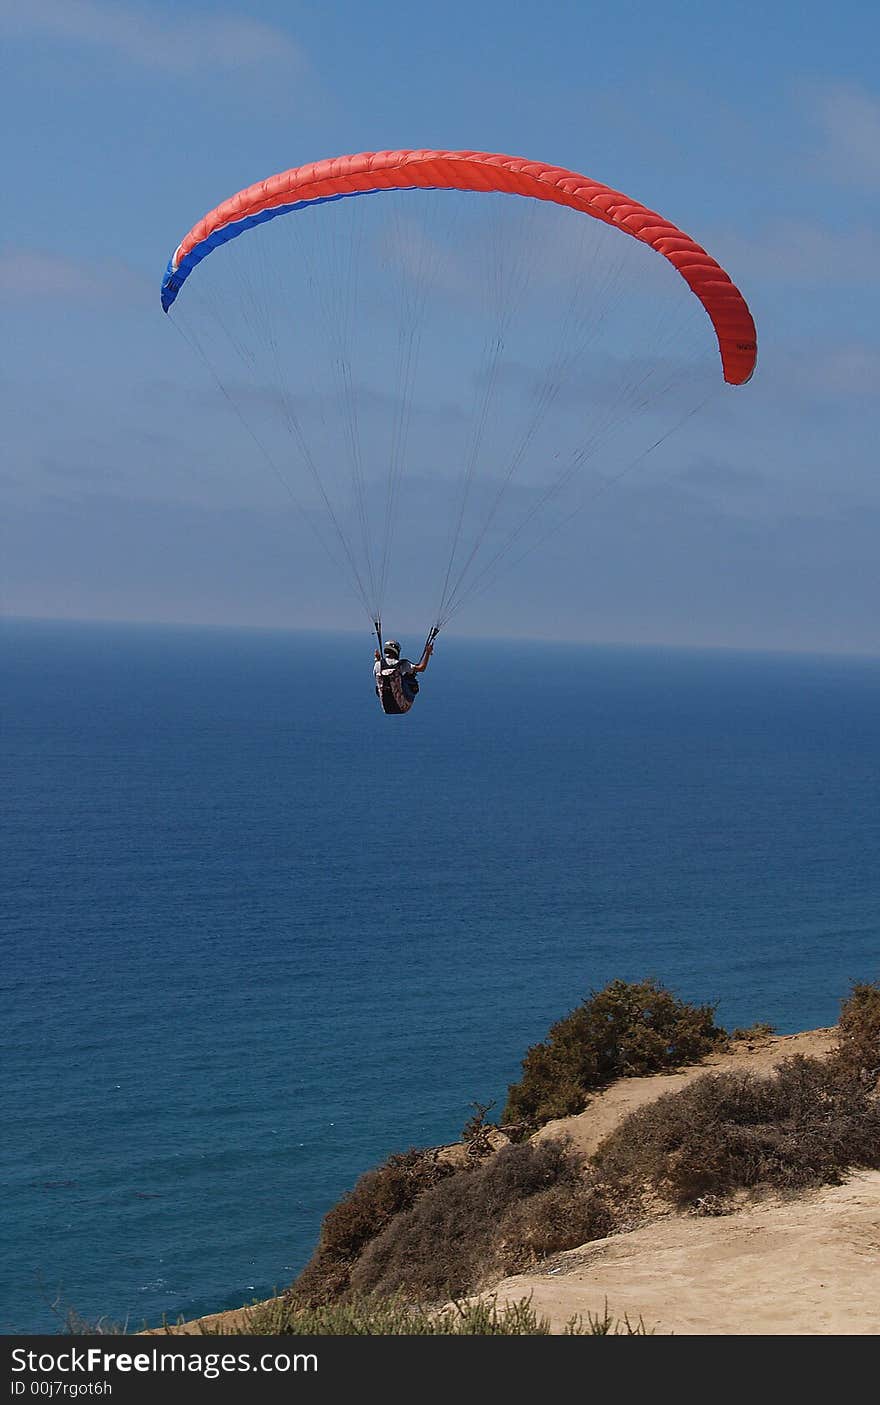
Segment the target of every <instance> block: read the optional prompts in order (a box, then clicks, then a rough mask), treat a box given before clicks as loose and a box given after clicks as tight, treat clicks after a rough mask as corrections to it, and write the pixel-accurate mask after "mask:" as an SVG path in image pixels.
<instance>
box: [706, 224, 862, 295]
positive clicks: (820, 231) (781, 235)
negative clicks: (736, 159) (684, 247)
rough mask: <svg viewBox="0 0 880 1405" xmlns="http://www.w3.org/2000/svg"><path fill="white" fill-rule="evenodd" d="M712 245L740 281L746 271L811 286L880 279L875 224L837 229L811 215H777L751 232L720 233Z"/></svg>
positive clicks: (759, 276) (796, 285)
mask: <svg viewBox="0 0 880 1405" xmlns="http://www.w3.org/2000/svg"><path fill="white" fill-rule="evenodd" d="M711 248H712V251H713V253H715V254H717V256H718V258H719V260H720V262H721V263H722V265H723V266H724V267H725V268H727V269H728V271H729V272H730V274H731V276H732V277H733V278H735V279H736V281H737V282H740V283H742V282H745V280H746V278H747V276H748V277H752V278H771V279H772V280H773V281H774V283H776V284H785V285H788V286H795V287H810V288H813V287H815V288H821V287H831V286H844V285H845V286H849V287H853V286H856V285H859V286H861V287H865V288H867V287H876V286H877V284H878V283H880V230H878V229H875V228H865V227H862V228H858V227H857V228H854V229H839V230H838V229H829V228H828V227H826V226H823V225H820V224H816V223H810V221H808V220H806V219H778V220H773V221H772V222H771V223H768V224H766V225H765V226H764V227H763V228H762V229H757V230H756V231H755V233H754V235H752V236H748V237H747V236H745V235H742V234H726V235H725V234H719V235H718V236H717V237H714V238H713V240H712V243H711Z"/></svg>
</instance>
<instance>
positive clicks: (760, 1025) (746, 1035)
mask: <svg viewBox="0 0 880 1405" xmlns="http://www.w3.org/2000/svg"><path fill="white" fill-rule="evenodd" d="M775 1033H776V1031H775V1029H774V1027H773V1025H772V1024H767V1023H766V1021H765V1020H758V1021H757V1022H756V1023H755V1024H750V1025H748V1026H747V1027H746V1028H745V1029H734V1030H731V1034H730V1037H731V1039H769V1038H770V1036H771V1035H772V1034H775Z"/></svg>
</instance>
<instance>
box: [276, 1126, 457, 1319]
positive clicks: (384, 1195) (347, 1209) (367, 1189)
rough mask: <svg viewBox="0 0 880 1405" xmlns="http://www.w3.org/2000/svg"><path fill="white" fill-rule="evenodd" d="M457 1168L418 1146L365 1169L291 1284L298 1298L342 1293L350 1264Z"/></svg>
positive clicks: (313, 1300)
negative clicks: (418, 1200) (370, 1168)
mask: <svg viewBox="0 0 880 1405" xmlns="http://www.w3.org/2000/svg"><path fill="white" fill-rule="evenodd" d="M453 1171H454V1168H453V1167H451V1166H447V1165H444V1164H442V1163H439V1162H437V1161H436V1160H435V1159H434V1158H433V1157H432V1156H431V1154H430V1153H429V1152H426V1151H419V1150H417V1149H415V1148H414V1149H412V1150H411V1151H407V1152H402V1153H397V1154H395V1155H394V1156H390V1157H389V1158H388V1160H387V1161H386V1162H384V1164H383V1165H381V1166H377V1167H376V1168H375V1169H374V1170H372V1171H367V1172H365V1173H364V1175H362V1176H361V1177H360V1178H359V1180H358V1181H357V1182H356V1184H355V1186H354V1189H353V1190H351V1191H349V1193H348V1194H347V1195H344V1196H343V1197H342V1199H341V1200H340V1201H338V1202H337V1204H336V1205H334V1206H333V1208H332V1210H328V1212H327V1214H326V1215H325V1216H324V1219H323V1221H322V1224H321V1234H320V1237H319V1239H318V1245H317V1248H316V1250H315V1252H314V1254H313V1255H312V1258H311V1259H310V1260H309V1262H308V1264H307V1265H306V1267H305V1268H304V1269H303V1271H302V1273H301V1274H300V1275H299V1277H298V1278H297V1279H296V1281H295V1283H294V1284H293V1286H292V1288H291V1290H290V1292H291V1295H292V1297H293V1298H294V1299H295V1301H296V1302H297V1303H300V1304H306V1305H309V1306H317V1305H318V1304H321V1303H327V1302H331V1301H332V1300H333V1299H334V1298H337V1297H338V1296H339V1295H340V1294H342V1293H344V1292H345V1290H346V1289H347V1287H348V1282H349V1275H350V1270H351V1266H352V1264H353V1263H354V1262H355V1261H356V1260H357V1258H358V1257H359V1256H360V1254H361V1252H362V1251H363V1249H364V1247H365V1246H366V1245H367V1244H368V1243H369V1242H370V1241H371V1240H372V1239H374V1238H375V1237H376V1235H377V1234H379V1233H381V1231H382V1230H383V1229H384V1228H385V1226H386V1225H388V1224H389V1223H390V1221H391V1220H392V1219H394V1217H395V1216H396V1215H399V1214H400V1213H401V1212H402V1211H404V1210H408V1209H409V1208H410V1206H411V1205H413V1204H414V1203H415V1201H416V1200H417V1199H418V1197H419V1196H420V1195H422V1194H423V1193H424V1192H425V1191H426V1190H427V1189H428V1188H429V1187H431V1186H433V1185H436V1184H437V1183H438V1182H439V1181H441V1180H442V1179H443V1178H444V1177H445V1176H450V1175H452V1174H453Z"/></svg>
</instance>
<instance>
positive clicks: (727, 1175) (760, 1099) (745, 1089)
mask: <svg viewBox="0 0 880 1405" xmlns="http://www.w3.org/2000/svg"><path fill="white" fill-rule="evenodd" d="M593 1161H594V1165H595V1167H596V1170H597V1173H598V1175H599V1176H600V1177H601V1178H602V1179H604V1180H608V1181H610V1182H613V1183H614V1184H615V1185H617V1186H618V1187H619V1188H620V1189H622V1190H626V1189H629V1190H632V1191H636V1190H638V1188H639V1187H640V1186H649V1187H651V1188H653V1189H654V1190H656V1191H659V1192H660V1193H661V1194H662V1195H665V1196H667V1197H668V1198H669V1199H671V1200H672V1201H673V1202H674V1203H675V1204H677V1205H679V1206H680V1207H686V1206H690V1207H696V1206H698V1205H699V1204H700V1202H705V1203H706V1204H707V1205H708V1206H710V1207H712V1208H714V1209H718V1208H719V1201H721V1202H723V1200H724V1198H725V1197H728V1196H729V1195H730V1194H731V1193H733V1192H735V1191H737V1190H743V1189H749V1188H752V1187H757V1186H767V1187H773V1188H776V1189H781V1190H796V1189H803V1188H806V1187H808V1186H814V1185H820V1184H823V1183H834V1182H837V1181H839V1180H840V1179H841V1178H842V1175H843V1172H844V1171H845V1170H846V1169H847V1168H849V1167H852V1166H867V1167H878V1168H880V1103H878V1102H877V1101H876V1099H872V1098H871V1096H870V1094H869V1091H868V1090H867V1088H866V1087H865V1086H864V1085H863V1084H860V1083H859V1082H858V1081H857V1080H856V1079H854V1078H852V1077H847V1076H845V1072H844V1071H843V1070H842V1069H841V1068H840V1067H839V1066H836V1065H835V1064H834V1062H833V1061H820V1060H818V1059H808V1058H804V1057H803V1056H798V1057H796V1058H793V1059H789V1060H787V1061H786V1062H785V1063H783V1064H780V1066H779V1068H778V1069H776V1070H775V1071H774V1073H772V1074H771V1075H770V1076H769V1077H764V1078H761V1077H757V1076H756V1075H755V1074H751V1073H747V1072H736V1073H719V1074H715V1075H713V1074H706V1075H705V1076H703V1077H702V1078H698V1079H696V1080H695V1081H694V1082H693V1083H691V1084H689V1085H688V1086H687V1087H686V1088H683V1089H681V1091H680V1092H678V1093H667V1094H665V1095H664V1096H662V1097H660V1098H658V1099H656V1101H655V1102H652V1103H649V1104H648V1105H647V1106H646V1107H643V1108H640V1109H639V1110H638V1111H637V1112H634V1113H632V1114H631V1115H630V1116H629V1117H628V1118H627V1119H626V1120H625V1121H624V1122H623V1123H621V1125H620V1126H619V1127H618V1128H617V1129H616V1131H614V1132H613V1133H612V1134H611V1136H610V1137H608V1138H607V1139H606V1140H605V1141H604V1142H603V1143H602V1146H601V1147H600V1148H599V1150H598V1152H597V1153H596V1155H595V1157H594V1158H593Z"/></svg>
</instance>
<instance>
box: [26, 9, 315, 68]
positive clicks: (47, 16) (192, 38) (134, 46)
mask: <svg viewBox="0 0 880 1405" xmlns="http://www.w3.org/2000/svg"><path fill="white" fill-rule="evenodd" d="M0 28H2V29H3V30H4V31H5V32H6V33H7V34H12V35H13V36H14V37H18V38H23V39H29V38H45V39H50V40H53V39H54V40H57V41H60V42H68V43H78V44H85V45H90V46H92V47H94V48H100V49H104V50H105V51H106V52H107V53H109V54H111V55H113V56H114V57H115V58H117V59H124V60H127V61H128V62H131V63H136V64H139V65H140V66H141V67H144V68H151V69H160V70H164V71H165V72H167V73H177V74H190V73H196V72H199V71H203V70H206V69H216V68H239V67H242V66H244V65H256V64H261V63H264V62H266V61H268V60H279V59H283V60H284V61H285V62H287V63H291V62H293V63H294V64H295V65H297V66H302V64H303V57H302V53H301V50H300V49H299V47H298V46H297V45H296V44H295V43H294V41H293V40H292V39H291V38H290V37H289V36H288V35H287V34H285V33H284V32H283V31H282V30H280V29H276V28H275V27H273V26H272V25H268V24H264V23H263V22H262V21H261V20H255V19H250V18H249V17H247V16H241V15H234V14H229V13H225V14H224V13H223V12H219V13H214V14H212V15H210V16H207V15H206V16H204V17H203V18H202V19H200V20H196V19H193V18H190V17H184V12H183V11H182V9H181V8H180V7H175V8H174V9H171V8H169V9H168V10H167V12H166V13H165V15H160V14H157V13H156V10H155V8H153V9H152V10H147V9H143V8H138V7H134V6H130V5H124V4H115V3H114V4H110V3H107V0H0Z"/></svg>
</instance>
